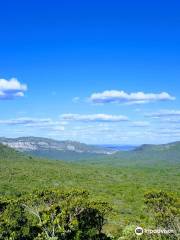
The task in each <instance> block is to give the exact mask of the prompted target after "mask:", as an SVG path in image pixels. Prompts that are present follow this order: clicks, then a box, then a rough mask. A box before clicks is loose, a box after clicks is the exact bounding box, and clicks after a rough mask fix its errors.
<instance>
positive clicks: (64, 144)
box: [0, 137, 116, 161]
mask: <svg viewBox="0 0 180 240" xmlns="http://www.w3.org/2000/svg"><path fill="white" fill-rule="evenodd" d="M0 143H2V144H5V145H7V146H9V147H12V148H14V149H17V150H19V151H21V152H26V153H29V154H31V155H34V156H39V157H46V158H50V159H63V160H71V161H72V160H81V159H93V158H94V157H98V156H105V155H109V154H113V153H114V152H116V151H115V150H113V149H108V148H105V147H100V146H93V145H87V144H83V143H80V142H75V141H57V140H52V139H48V138H39V137H21V138H0Z"/></svg>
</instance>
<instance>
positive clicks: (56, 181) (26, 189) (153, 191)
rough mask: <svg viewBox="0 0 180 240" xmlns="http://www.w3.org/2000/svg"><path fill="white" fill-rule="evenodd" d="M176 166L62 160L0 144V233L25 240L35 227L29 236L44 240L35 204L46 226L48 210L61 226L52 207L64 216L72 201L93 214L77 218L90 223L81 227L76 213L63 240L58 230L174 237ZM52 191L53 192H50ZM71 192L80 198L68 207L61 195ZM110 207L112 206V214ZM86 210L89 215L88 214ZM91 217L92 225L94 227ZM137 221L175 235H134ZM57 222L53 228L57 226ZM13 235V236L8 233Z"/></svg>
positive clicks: (178, 189) (76, 235)
mask: <svg viewBox="0 0 180 240" xmlns="http://www.w3.org/2000/svg"><path fill="white" fill-rule="evenodd" d="M178 167H179V165H178V164H174V165H173V166H170V165H169V166H163V167H160V166H158V167H156V166H151V167H148V166H147V167H145V166H144V167H140V166H135V165H132V166H131V165H129V166H121V165H120V166H116V167H114V166H113V165H112V166H111V165H105V164H103V165H102V164H88V163H86V164H78V163H76V164H75V163H65V162H63V161H50V160H43V159H37V158H33V157H30V156H26V155H23V154H19V153H17V152H16V151H14V150H13V149H10V148H8V147H4V146H1V145H0V194H1V205H0V212H1V218H0V219H1V225H0V226H1V232H3V234H4V235H3V236H2V239H14V240H16V239H28V237H27V236H28V234H35V233H34V230H33V231H32V229H34V228H35V229H36V231H37V232H38V234H39V236H38V235H37V234H35V235H33V237H32V236H31V235H29V236H30V238H29V239H33V238H34V239H36V238H37V237H39V239H47V238H46V237H45V235H44V234H45V232H44V230H42V229H44V225H43V228H42V226H41V224H40V225H39V222H38V219H37V217H36V216H35V215H34V214H32V212H33V211H34V206H36V210H37V208H38V209H39V210H38V214H40V213H41V217H42V218H43V219H45V223H44V224H45V228H47V229H52V224H51V221H50V219H49V218H50V216H51V214H50V213H53V216H54V217H55V219H56V220H57V221H61V220H62V222H61V224H60V226H61V227H62V228H64V225H63V221H64V220H63V219H64V218H59V217H60V216H59V215H58V214H60V212H58V211H56V210H57V209H58V206H59V207H60V208H61V209H67V212H66V213H67V215H66V214H65V215H63V216H64V217H65V218H66V217H67V216H69V215H68V214H69V211H70V212H71V211H72V214H75V212H74V209H75V208H76V204H77V205H78V206H80V208H83V210H84V211H85V212H86V213H88V214H87V215H88V216H91V217H92V218H88V217H87V215H86V217H85V218H81V220H82V221H84V220H87V221H88V222H86V224H85V225H83V224H84V223H83V222H81V221H80V220H78V219H77V218H76V217H75V222H73V224H75V227H74V225H73V224H71V223H70V226H68V227H67V229H69V228H70V229H71V227H72V229H74V228H75V229H76V230H73V234H72V238H70V237H66V238H65V237H64V236H65V235H66V234H65V235H61V234H62V232H61V231H60V233H59V232H58V231H59V230H57V232H56V235H54V236H55V237H57V239H76V240H78V239H84V240H86V239H87V240H88V239H106V238H107V239H108V238H109V239H110V238H112V236H111V235H113V236H114V237H115V239H124V240H126V239H127V240H130V239H136V238H137V239H146V238H147V239H178V236H177V232H178V224H179V223H178V221H179V220H178V219H179V212H178V209H179V207H178V199H179V193H180V185H179V177H180V173H179V171H178V170H179V168H178ZM51 189H55V190H51ZM82 189H83V190H82ZM87 191H88V192H89V194H87ZM53 192H55V193H56V194H55V195H53ZM169 192H170V193H169ZM74 194H75V195H76V197H77V198H78V201H80V202H78V201H76V197H72V201H71V204H70V205H68V206H69V208H68V206H67V205H66V203H67V201H66V198H64V197H63V196H64V195H65V196H67V195H68V196H74ZM42 195H43V196H44V197H45V198H47V199H52V202H51V204H50V205H47V204H46V201H44V198H42ZM62 197H63V198H64V200H63V201H62ZM71 206H72V208H71ZM109 206H111V207H112V210H111V211H110V212H109V210H110V208H109ZM56 207H57V209H56ZM28 209H29V210H30V211H29V210H28ZM89 209H90V212H91V211H92V215H91V214H89ZM102 209H103V211H104V212H103V213H102ZM159 209H160V210H161V211H159ZM148 213H149V214H148ZM56 215H57V216H56ZM22 216H23V217H22ZM73 216H74V215H73ZM12 217H14V221H12ZM96 217H97V218H96ZM99 217H100V219H101V220H102V222H101V224H100V225H99V222H98V221H97V220H98V219H99ZM10 219H11V220H10ZM83 219H84V220H83ZM106 219H107V222H106ZM22 221H25V223H23V222H22ZM91 221H93V223H95V225H92V224H91ZM96 221H97V222H98V223H97V222H96ZM55 222H56V221H55ZM23 224H24V225H23ZM138 225H140V226H142V227H144V228H151V229H154V228H157V227H165V226H166V227H167V226H168V227H169V228H173V229H174V231H175V234H172V235H170V236H158V238H157V236H146V238H145V236H143V238H141V237H139V238H138V237H136V235H135V233H134V229H135V227H136V226H138ZM23 226H24V227H23ZM55 226H56V227H55V229H57V225H55ZM80 226H83V227H80ZM85 226H87V228H86V227H85ZM16 227H17V228H16ZM19 227H20V229H19ZM14 228H15V230H14ZM12 229H13V230H12ZM72 229H71V230H72ZM98 229H100V230H101V231H98ZM6 230H8V231H9V232H8V231H7V232H6ZM63 231H65V230H63ZM4 232H5V233H4ZM37 232H36V233H37ZM12 233H13V234H14V235H12V236H10V235H9V234H12ZM18 234H21V236H20V235H18ZM22 234H26V236H25V237H24V236H23V235H22ZM63 234H64V232H63ZM84 234H85V235H84ZM66 236H67V235H66ZM84 236H86V237H84ZM5 237H6V238H5ZM23 237H24V238H23ZM40 237H41V238H40ZM49 237H52V236H49ZM37 239H38V238H37ZM51 239H52V238H51Z"/></svg>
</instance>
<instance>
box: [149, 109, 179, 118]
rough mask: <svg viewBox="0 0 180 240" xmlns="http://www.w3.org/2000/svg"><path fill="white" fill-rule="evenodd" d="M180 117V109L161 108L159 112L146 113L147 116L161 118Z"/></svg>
mask: <svg viewBox="0 0 180 240" xmlns="http://www.w3.org/2000/svg"><path fill="white" fill-rule="evenodd" d="M178 116H179V117H180V110H161V111H159V112H154V113H149V114H146V117H152V118H161V117H178Z"/></svg>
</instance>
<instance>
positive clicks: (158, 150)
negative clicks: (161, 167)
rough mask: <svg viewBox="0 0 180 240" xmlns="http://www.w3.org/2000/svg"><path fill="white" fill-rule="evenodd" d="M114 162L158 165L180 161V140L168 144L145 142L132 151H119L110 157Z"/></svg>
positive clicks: (109, 159)
mask: <svg viewBox="0 0 180 240" xmlns="http://www.w3.org/2000/svg"><path fill="white" fill-rule="evenodd" d="M107 161H110V163H112V164H121V165H122V164H123V165H124V164H125V165H128V164H132V163H133V164H138V165H141V164H142V165H158V164H168V165H169V164H170V165H171V164H177V163H180V141H179V142H173V143H168V144H160V145H151V144H144V145H141V146H139V147H137V148H135V149H134V150H131V151H124V152H122V151H119V152H116V153H114V154H113V158H111V157H110V158H108V159H107Z"/></svg>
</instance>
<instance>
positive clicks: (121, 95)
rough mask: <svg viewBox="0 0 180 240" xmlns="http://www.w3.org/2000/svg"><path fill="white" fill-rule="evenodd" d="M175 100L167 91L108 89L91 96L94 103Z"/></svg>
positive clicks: (136, 102) (140, 102)
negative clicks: (134, 91) (129, 91)
mask: <svg viewBox="0 0 180 240" xmlns="http://www.w3.org/2000/svg"><path fill="white" fill-rule="evenodd" d="M167 100H175V97H173V96H171V95H170V94H169V93H167V92H162V93H158V94H156V93H144V92H136V93H126V92H124V91H117V90H107V91H104V92H100V93H93V94H92V95H91V96H90V101H91V102H92V103H126V104H143V103H149V102H156V101H167Z"/></svg>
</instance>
